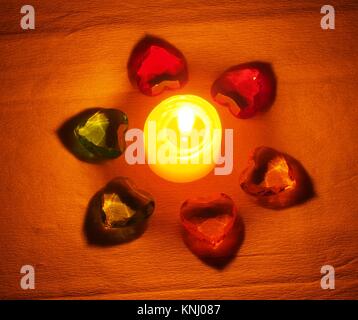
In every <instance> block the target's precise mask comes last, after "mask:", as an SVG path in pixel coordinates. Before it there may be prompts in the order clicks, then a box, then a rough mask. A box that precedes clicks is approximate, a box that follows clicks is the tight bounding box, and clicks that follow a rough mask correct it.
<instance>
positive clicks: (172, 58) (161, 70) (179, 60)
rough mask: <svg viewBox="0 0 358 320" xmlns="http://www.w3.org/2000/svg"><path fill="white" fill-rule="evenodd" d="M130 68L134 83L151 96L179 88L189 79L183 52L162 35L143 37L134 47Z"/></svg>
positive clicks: (131, 78)
mask: <svg viewBox="0 0 358 320" xmlns="http://www.w3.org/2000/svg"><path fill="white" fill-rule="evenodd" d="M127 67H128V76H129V79H130V80H131V82H132V83H133V84H135V85H136V86H137V87H138V88H139V90H140V91H141V92H142V93H144V94H145V95H148V96H155V95H158V94H160V93H162V92H163V91H164V90H173V89H179V88H181V87H182V86H183V85H184V84H185V83H186V82H187V80H188V68H187V63H186V60H185V58H184V56H183V54H182V53H181V52H180V51H179V50H178V49H177V48H175V47H174V46H173V45H171V44H170V43H168V42H166V41H164V40H162V39H160V38H155V37H150V36H147V37H145V38H144V39H142V40H141V41H140V42H139V43H138V44H137V45H136V47H135V48H134V49H133V51H132V54H131V56H130V58H129V61H128V66H127Z"/></svg>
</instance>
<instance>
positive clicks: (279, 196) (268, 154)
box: [240, 147, 313, 209]
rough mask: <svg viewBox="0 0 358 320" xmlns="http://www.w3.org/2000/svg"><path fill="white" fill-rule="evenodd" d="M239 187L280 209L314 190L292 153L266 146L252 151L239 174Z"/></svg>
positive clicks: (304, 197)
mask: <svg viewBox="0 0 358 320" xmlns="http://www.w3.org/2000/svg"><path fill="white" fill-rule="evenodd" d="M240 186H241V188H242V189H243V190H244V191H245V192H246V193H248V194H250V195H252V196H255V197H256V199H257V201H258V203H259V204H260V205H262V206H264V207H269V208H273V209H280V208H285V207H289V206H292V205H295V204H297V203H300V202H302V201H304V200H306V199H307V198H309V197H310V196H312V194H313V187H312V183H311V180H310V178H309V176H308V174H307V173H306V171H305V169H304V168H303V167H302V165H301V164H300V163H299V162H298V161H297V160H296V159H294V158H292V157H291V156H289V155H287V154H285V153H282V152H279V151H277V150H275V149H272V148H268V147H259V148H256V149H255V150H254V152H253V153H252V155H251V157H250V160H249V164H248V167H247V168H246V169H245V170H244V171H243V173H242V174H241V178H240Z"/></svg>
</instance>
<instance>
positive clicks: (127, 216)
mask: <svg viewBox="0 0 358 320" xmlns="http://www.w3.org/2000/svg"><path fill="white" fill-rule="evenodd" d="M88 210H89V211H88V216H87V221H86V227H87V229H86V231H87V235H88V236H89V240H90V241H91V242H96V243H100V244H115V243H122V242H127V241H130V240H133V239H135V238H137V237H139V236H140V235H141V234H142V233H143V232H144V231H145V228H146V225H147V221H148V219H149V217H150V216H151V215H152V213H153V211H154V199H153V197H152V196H151V195H150V194H149V193H147V192H146V191H143V190H140V189H138V188H137V187H136V185H135V184H134V183H133V181H132V180H130V179H129V178H126V177H118V178H115V179H113V180H112V181H110V182H109V183H108V184H107V185H106V186H105V187H104V188H103V189H102V190H100V191H99V192H97V193H96V195H95V196H94V197H93V198H92V200H91V202H90V205H89V209H88Z"/></svg>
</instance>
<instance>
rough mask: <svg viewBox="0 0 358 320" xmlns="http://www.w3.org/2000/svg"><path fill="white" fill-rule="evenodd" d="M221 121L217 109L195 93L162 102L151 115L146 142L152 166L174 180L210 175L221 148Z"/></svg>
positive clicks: (145, 137) (192, 179)
mask: <svg viewBox="0 0 358 320" xmlns="http://www.w3.org/2000/svg"><path fill="white" fill-rule="evenodd" d="M221 134H222V132H221V122H220V118H219V115H218V113H217V111H216V109H215V108H214V107H213V106H212V105H211V104H210V103H209V102H207V101H206V100H204V99H202V98H200V97H198V96H194V95H178V96H173V97H170V98H168V99H166V100H164V101H162V102H161V103H160V104H159V105H158V106H156V107H155V108H154V109H153V110H152V112H151V113H150V114H149V116H148V118H147V121H146V123H145V127H144V142H145V150H146V156H147V161H148V164H149V166H150V168H151V169H152V170H153V171H154V172H155V173H156V174H157V175H159V176H160V177H162V178H164V179H166V180H169V181H173V182H190V181H194V180H197V179H200V178H202V177H204V176H206V175H207V174H208V173H209V172H210V171H211V170H212V169H213V168H214V167H215V163H216V161H217V159H218V157H219V155H220V150H221Z"/></svg>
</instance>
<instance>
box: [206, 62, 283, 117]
mask: <svg viewBox="0 0 358 320" xmlns="http://www.w3.org/2000/svg"><path fill="white" fill-rule="evenodd" d="M211 95H212V97H213V99H214V100H215V101H216V102H217V103H219V104H221V105H223V106H225V107H228V108H229V110H230V111H231V113H232V114H233V115H234V116H235V117H237V118H241V119H246V118H251V117H253V116H254V115H255V114H256V113H257V112H258V111H264V110H266V109H268V108H269V107H270V106H271V104H272V103H273V101H274V99H275V95H276V78H275V76H274V73H273V71H272V69H271V67H270V65H268V64H266V63H258V62H252V63H246V64H241V65H238V66H235V67H232V68H230V69H228V70H227V71H225V72H224V73H223V74H222V75H221V76H220V77H219V78H218V79H217V80H216V81H215V82H214V84H213V86H212V88H211Z"/></svg>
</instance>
